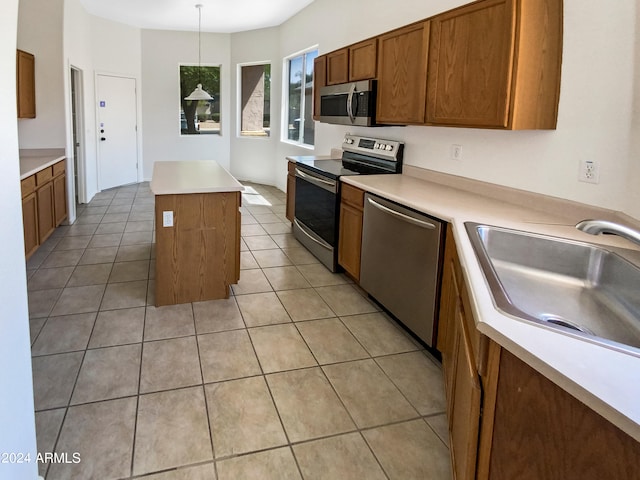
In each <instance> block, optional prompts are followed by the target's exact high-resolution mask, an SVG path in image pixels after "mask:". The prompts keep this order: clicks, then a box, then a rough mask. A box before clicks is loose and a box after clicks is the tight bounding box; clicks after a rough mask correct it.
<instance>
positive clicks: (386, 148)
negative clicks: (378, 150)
mask: <svg viewBox="0 0 640 480" xmlns="http://www.w3.org/2000/svg"><path fill="white" fill-rule="evenodd" d="M385 150H387V151H389V152H390V151H391V150H393V147H392V146H391V145H387V146H386V147H385Z"/></svg>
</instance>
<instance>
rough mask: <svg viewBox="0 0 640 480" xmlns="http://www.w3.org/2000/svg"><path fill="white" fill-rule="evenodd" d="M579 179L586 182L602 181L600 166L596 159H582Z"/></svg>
mask: <svg viewBox="0 0 640 480" xmlns="http://www.w3.org/2000/svg"><path fill="white" fill-rule="evenodd" d="M578 180H579V181H581V182H586V183H598V182H600V166H599V165H598V162H596V161H595V160H581V161H580V170H579V172H578Z"/></svg>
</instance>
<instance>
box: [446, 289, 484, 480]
mask: <svg viewBox="0 0 640 480" xmlns="http://www.w3.org/2000/svg"><path fill="white" fill-rule="evenodd" d="M455 325H456V339H455V341H454V352H453V355H454V356H455V367H454V368H455V372H454V373H453V386H452V388H451V390H452V401H451V412H450V416H449V429H450V430H449V436H450V449H451V460H452V465H453V477H454V478H455V479H458V480H466V479H470V478H475V473H476V457H477V452H478V432H479V429H480V406H481V403H480V402H481V399H482V390H481V388H480V377H479V375H478V370H477V366H476V364H475V362H474V359H473V351H472V348H471V341H470V338H469V332H468V330H467V325H466V319H465V312H464V309H463V308H462V302H461V301H459V302H457V308H456V318H455Z"/></svg>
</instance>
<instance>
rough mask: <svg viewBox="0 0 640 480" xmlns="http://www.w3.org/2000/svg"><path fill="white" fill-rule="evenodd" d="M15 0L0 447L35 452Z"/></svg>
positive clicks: (0, 261) (2, 474)
mask: <svg viewBox="0 0 640 480" xmlns="http://www.w3.org/2000/svg"><path fill="white" fill-rule="evenodd" d="M17 19H18V0H4V1H3V4H2V15H0V158H2V162H0V202H1V203H2V206H3V208H2V211H1V212H0V222H1V224H2V229H0V243H1V244H2V255H0V305H2V314H1V315H0V332H2V333H1V334H0V365H2V369H1V370H0V452H15V453H18V452H23V453H30V454H31V458H32V459H35V455H36V431H35V420H34V413H33V412H34V409H33V387H32V380H31V348H30V341H29V313H28V310H27V278H26V270H25V265H24V243H23V238H22V235H21V234H20V233H19V232H21V231H22V214H21V212H22V205H21V203H22V202H21V199H20V170H19V167H18V128H17V122H16V116H17V112H16V76H15V75H16V68H15V66H16V51H15V49H16V26H17ZM37 475H38V467H37V465H36V463H35V462H31V463H23V464H17V463H13V464H10V463H2V464H0V479H1V480H35V479H36V478H37Z"/></svg>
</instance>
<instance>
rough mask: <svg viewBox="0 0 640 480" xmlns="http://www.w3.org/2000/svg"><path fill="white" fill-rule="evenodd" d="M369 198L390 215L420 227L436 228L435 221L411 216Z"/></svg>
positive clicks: (373, 203) (379, 208)
mask: <svg viewBox="0 0 640 480" xmlns="http://www.w3.org/2000/svg"><path fill="white" fill-rule="evenodd" d="M367 200H368V201H369V203H370V204H371V205H372V206H374V207H376V208H377V209H378V210H382V211H383V212H385V213H388V214H389V215H393V216H394V217H399V218H400V219H401V220H404V221H405V222H409V223H413V224H414V225H416V226H418V227H421V228H426V229H428V230H433V229H434V228H436V226H435V225H434V224H433V223H429V222H425V221H423V220H418V219H417V218H413V217H410V216H409V215H405V214H404V213H400V212H398V211H396V210H394V209H392V208H389V207H385V206H384V205H381V204H379V203H378V202H376V201H375V200H373V199H372V198H367Z"/></svg>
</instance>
